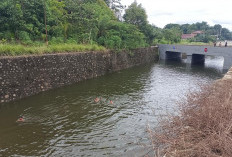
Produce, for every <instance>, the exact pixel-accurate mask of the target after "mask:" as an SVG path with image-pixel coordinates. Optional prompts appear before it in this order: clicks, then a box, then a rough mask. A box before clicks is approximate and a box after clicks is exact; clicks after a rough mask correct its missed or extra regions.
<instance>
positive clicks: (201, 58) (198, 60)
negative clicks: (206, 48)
mask: <svg viewBox="0 0 232 157" xmlns="http://www.w3.org/2000/svg"><path fill="white" fill-rule="evenodd" d="M192 64H193V65H196V64H197V65H204V64H205V55H202V54H192Z"/></svg>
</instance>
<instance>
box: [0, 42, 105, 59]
mask: <svg viewBox="0 0 232 157" xmlns="http://www.w3.org/2000/svg"><path fill="white" fill-rule="evenodd" d="M84 51H106V48H104V47H102V46H98V45H77V44H54V45H49V46H45V45H42V46H24V45H20V44H0V56H20V55H32V54H38V55H39V54H50V53H67V52H84Z"/></svg>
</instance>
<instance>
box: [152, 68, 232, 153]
mask: <svg viewBox="0 0 232 157" xmlns="http://www.w3.org/2000/svg"><path fill="white" fill-rule="evenodd" d="M231 72H232V71H231ZM230 77H231V76H230ZM179 111H180V114H179V115H178V116H170V117H169V118H167V119H166V120H164V121H163V122H162V123H160V127H159V128H157V129H156V130H155V131H154V132H152V133H151V130H149V131H150V133H151V135H152V136H153V137H152V139H153V140H152V143H153V148H154V150H155V153H156V156H157V157H161V156H165V157H231V154H232V149H231V148H232V79H231V78H229V79H223V80H220V81H216V82H215V83H214V84H212V85H210V86H208V87H202V89H201V91H200V92H195V93H191V94H189V95H188V96H187V101H186V102H185V103H181V104H180V110H179Z"/></svg>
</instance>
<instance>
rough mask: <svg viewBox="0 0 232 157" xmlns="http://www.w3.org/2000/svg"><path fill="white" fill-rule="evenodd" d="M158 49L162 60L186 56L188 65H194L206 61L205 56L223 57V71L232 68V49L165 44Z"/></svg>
mask: <svg viewBox="0 0 232 157" xmlns="http://www.w3.org/2000/svg"><path fill="white" fill-rule="evenodd" d="M158 47H159V58H160V59H162V60H166V59H168V57H169V56H172V57H177V58H178V57H181V56H182V55H183V54H185V55H186V56H187V63H192V62H196V61H197V60H202V59H204V57H205V56H222V57H224V65H223V69H229V68H230V67H232V47H213V46H193V45H164V44H160V45H158ZM173 52H174V53H173Z"/></svg>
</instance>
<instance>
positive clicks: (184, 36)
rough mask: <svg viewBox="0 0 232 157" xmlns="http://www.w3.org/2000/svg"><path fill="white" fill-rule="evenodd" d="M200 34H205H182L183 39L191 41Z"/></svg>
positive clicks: (200, 32)
mask: <svg viewBox="0 0 232 157" xmlns="http://www.w3.org/2000/svg"><path fill="white" fill-rule="evenodd" d="M198 34H204V32H203V31H194V32H192V33H191V34H182V35H181V39H191V38H194V37H195V36H197V35H198Z"/></svg>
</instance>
